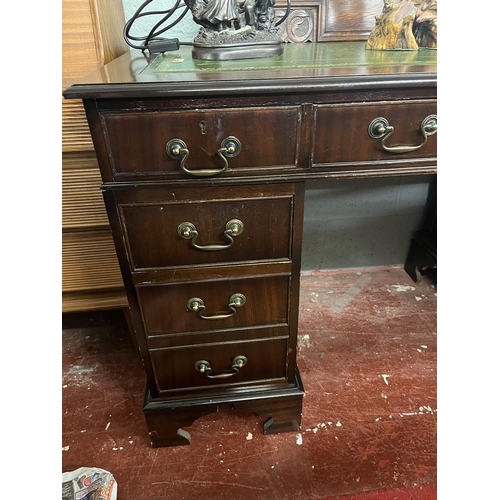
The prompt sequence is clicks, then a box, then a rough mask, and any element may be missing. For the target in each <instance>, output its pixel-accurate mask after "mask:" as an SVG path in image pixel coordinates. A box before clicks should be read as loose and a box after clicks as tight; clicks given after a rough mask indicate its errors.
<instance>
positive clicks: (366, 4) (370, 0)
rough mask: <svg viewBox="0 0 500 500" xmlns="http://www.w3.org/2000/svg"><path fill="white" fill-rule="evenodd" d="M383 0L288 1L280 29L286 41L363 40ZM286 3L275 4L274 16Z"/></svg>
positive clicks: (381, 7)
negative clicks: (289, 4)
mask: <svg viewBox="0 0 500 500" xmlns="http://www.w3.org/2000/svg"><path fill="white" fill-rule="evenodd" d="M383 7H384V2H383V0H297V1H296V2H294V1H293V0H292V4H291V11H290V14H289V16H288V18H287V20H286V21H285V23H283V24H284V27H283V34H282V39H283V40H284V41H286V42H307V41H312V42H331V41H342V40H366V39H367V38H368V36H369V34H370V31H371V30H372V28H373V27H374V26H375V16H377V15H379V14H380V13H381V12H382V9H383ZM285 10H286V0H285V1H284V0H278V2H276V15H277V17H278V18H281V17H283V15H284V13H285Z"/></svg>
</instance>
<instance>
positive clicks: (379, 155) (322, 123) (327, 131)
mask: <svg viewBox="0 0 500 500" xmlns="http://www.w3.org/2000/svg"><path fill="white" fill-rule="evenodd" d="M436 108H437V105H436V101H435V100H428V101H415V102H411V101H410V102H408V101H393V102H383V103H380V102H379V103H370V104H339V105H318V106H315V114H316V123H315V139H314V147H313V166H322V165H332V164H339V165H342V164H347V163H349V164H351V163H370V162H381V163H383V162H391V161H392V162H394V161H395V160H396V161H403V160H405V159H408V158H421V159H425V158H434V157H436V151H437V146H436V135H435V133H436V130H437V129H436V126H437V117H436V113H437V111H436ZM432 117H436V118H432ZM426 119H427V121H426ZM434 120H435V121H434ZM435 122H436V123H435ZM370 126H371V127H370ZM392 127H393V129H394V130H391V128H392ZM422 129H424V131H423V130H422ZM370 132H371V134H370ZM402 146H404V147H405V148H404V149H403V148H402Z"/></svg>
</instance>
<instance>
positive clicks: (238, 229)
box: [177, 219, 245, 252]
mask: <svg viewBox="0 0 500 500" xmlns="http://www.w3.org/2000/svg"><path fill="white" fill-rule="evenodd" d="M244 228H245V226H244V225H243V222H241V221H240V220H238V219H231V220H230V221H228V222H227V224H226V230H225V231H224V236H225V237H226V238H227V240H228V241H229V243H228V244H227V245H197V244H196V238H198V234H199V233H198V230H197V229H196V226H195V225H194V224H192V223H191V222H182V223H181V224H179V227H178V228H177V234H178V235H179V236H180V237H181V238H184V239H185V240H191V245H192V246H193V247H194V248H196V249H197V250H205V251H207V252H214V251H217V250H225V249H226V248H229V247H231V246H232V245H233V243H234V240H233V237H234V236H239V235H240V234H241V233H242V232H243V229H244Z"/></svg>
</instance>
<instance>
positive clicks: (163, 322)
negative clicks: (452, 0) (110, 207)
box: [137, 275, 290, 341]
mask: <svg viewBox="0 0 500 500" xmlns="http://www.w3.org/2000/svg"><path fill="white" fill-rule="evenodd" d="M289 284H290V276H288V275H272V276H259V277H250V278H237V279H229V280H213V281H196V282H186V283H180V284H163V285H140V286H137V296H138V298H139V304H140V307H141V312H142V317H143V321H144V325H145V330H146V334H147V336H148V337H154V336H157V335H165V334H171V333H185V332H201V331H215V330H230V329H231V330H232V329H238V328H245V327H254V326H261V325H280V324H281V325H283V324H286V323H288V299H289ZM235 296H236V297H235ZM241 296H243V297H244V298H243V299H241V300H238V298H239V297H241ZM190 301H191V302H190ZM189 304H191V305H189ZM233 304H236V305H233ZM237 338H238V335H237V332H235V339H237ZM186 341H188V340H186Z"/></svg>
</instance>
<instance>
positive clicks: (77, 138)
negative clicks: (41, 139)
mask: <svg viewBox="0 0 500 500" xmlns="http://www.w3.org/2000/svg"><path fill="white" fill-rule="evenodd" d="M93 149H94V145H93V144H92V138H91V137H90V131H89V126H88V124H87V118H86V117H85V110H84V108H83V104H82V102H81V101H80V100H75V99H66V100H63V102H62V150H63V152H70V151H93Z"/></svg>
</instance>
